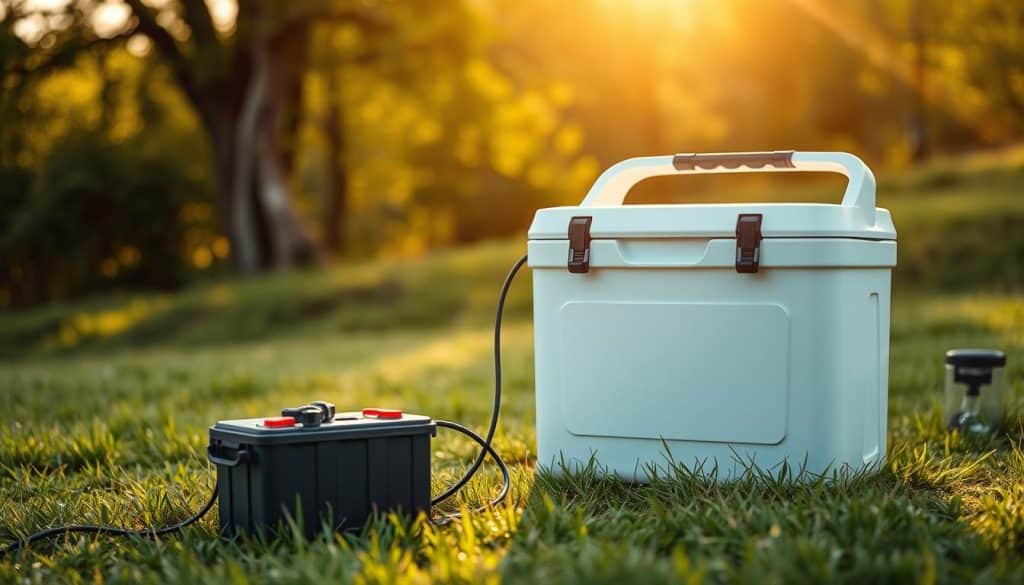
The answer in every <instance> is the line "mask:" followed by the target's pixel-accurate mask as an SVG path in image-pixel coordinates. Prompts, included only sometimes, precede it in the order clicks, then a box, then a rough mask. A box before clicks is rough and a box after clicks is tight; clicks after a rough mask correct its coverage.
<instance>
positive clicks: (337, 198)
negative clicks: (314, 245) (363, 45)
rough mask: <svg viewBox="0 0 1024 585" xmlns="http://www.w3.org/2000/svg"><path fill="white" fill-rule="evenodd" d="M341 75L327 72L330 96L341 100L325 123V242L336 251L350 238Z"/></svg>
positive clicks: (330, 109) (331, 106)
mask: <svg viewBox="0 0 1024 585" xmlns="http://www.w3.org/2000/svg"><path fill="white" fill-rule="evenodd" d="M337 76H338V74H337V73H336V72H335V71H328V72H327V96H328V99H329V100H335V99H336V100H337V101H338V103H328V105H327V116H326V117H325V118H324V122H323V133H324V138H325V139H326V142H327V152H326V161H327V168H326V173H325V174H326V186H325V187H326V188H325V193H326V196H327V205H326V210H325V212H324V225H323V232H324V244H325V245H326V247H327V249H328V250H330V251H331V252H332V253H335V254H337V253H339V252H341V250H342V249H343V248H344V247H345V243H346V240H347V239H348V230H347V229H346V225H345V224H346V222H345V219H346V217H347V216H348V164H347V161H346V158H345V156H346V152H345V150H346V149H345V130H346V129H345V110H344V108H345V104H344V100H343V99H342V98H341V92H340V91H339V87H338V81H337Z"/></svg>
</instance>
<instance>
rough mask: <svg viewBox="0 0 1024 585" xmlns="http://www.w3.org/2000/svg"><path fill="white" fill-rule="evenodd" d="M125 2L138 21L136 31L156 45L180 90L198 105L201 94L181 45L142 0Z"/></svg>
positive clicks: (126, 0) (127, 0)
mask: <svg viewBox="0 0 1024 585" xmlns="http://www.w3.org/2000/svg"><path fill="white" fill-rule="evenodd" d="M125 3H126V4H128V6H129V7H130V8H131V9H132V14H133V15H135V19H136V20H137V21H138V26H137V28H138V31H139V32H140V33H142V34H144V35H146V36H147V37H149V40H151V41H153V45H155V46H156V48H157V50H158V51H160V54H161V55H162V56H163V58H164V59H166V60H167V62H168V64H170V66H171V71H173V72H174V76H175V77H176V78H177V79H178V83H179V84H180V85H181V89H182V91H184V92H185V95H186V96H188V98H189V100H190V101H191V102H192V103H193V104H196V105H198V104H199V103H200V100H201V99H202V95H201V93H200V91H199V87H198V84H197V83H196V79H195V76H194V75H193V73H192V68H191V64H190V63H189V61H188V58H187V57H186V56H185V54H184V53H183V52H182V51H181V47H179V46H178V41H176V40H174V37H173V36H171V33H170V32H168V31H167V29H165V28H164V27H162V26H160V24H159V23H158V22H157V21H156V16H155V15H154V14H153V12H152V10H150V8H149V7H147V6H146V5H145V4H143V3H142V0H125ZM197 109H198V108H197Z"/></svg>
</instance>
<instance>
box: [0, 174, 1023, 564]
mask: <svg viewBox="0 0 1024 585" xmlns="http://www.w3.org/2000/svg"><path fill="white" fill-rule="evenodd" d="M1022 191H1024V167H1022V165H1021V161H1019V160H1010V161H1007V160H1000V161H999V162H998V163H991V164H990V163H987V162H985V161H982V162H980V163H977V164H972V165H971V166H970V167H969V170H968V171H964V172H960V173H947V172H943V171H941V170H940V169H939V168H932V169H925V170H922V171H919V172H916V173H912V174H908V175H905V176H901V177H896V178H892V179H889V180H886V181H883V182H882V185H881V188H880V202H881V204H882V205H883V206H886V207H889V208H891V209H892V210H893V214H894V218H895V221H896V224H897V229H898V230H899V232H900V267H899V268H898V272H897V278H896V293H895V298H894V302H893V304H894V316H893V328H892V357H891V376H890V403H889V437H890V439H889V446H888V454H889V457H888V462H887V464H886V466H885V467H884V469H882V470H881V471H880V472H878V473H875V474H859V475H855V476H849V477H840V478H839V479H838V480H837V481H835V482H834V483H831V484H829V485H825V484H823V483H821V482H810V483H808V482H794V481H788V480H771V479H768V478H766V477H763V476H759V475H756V474H752V475H750V476H749V477H747V478H746V479H744V480H741V481H739V482H736V483H734V484H730V485H727V486H715V485H712V484H710V483H708V482H706V481H703V480H701V479H699V478H695V477H692V476H689V475H687V474H685V473H679V474H678V476H677V477H673V478H671V479H663V480H659V481H657V482H655V483H653V484H650V485H646V486H630V485H625V484H623V483H619V482H616V481H611V480H607V479H601V478H598V477H595V476H594V475H593V474H590V473H579V474H576V475H572V476H570V477H567V478H562V479H554V478H552V477H549V476H545V475H538V474H536V473H535V470H534V463H535V461H534V457H535V447H534V444H535V443H534V426H533V419H534V414H533V408H534V403H533V361H532V357H533V354H532V332H531V327H530V320H529V311H530V302H531V301H530V286H529V275H528V273H527V274H525V275H523V276H521V277H520V279H519V280H518V281H517V282H516V283H515V285H514V288H513V292H512V295H511V297H510V301H509V305H508V316H507V320H506V328H505V336H504V339H505V347H506V350H505V354H504V359H505V367H506V368H505V369H506V376H505V381H506V384H507V394H506V399H505V401H504V407H503V411H502V418H501V425H500V427H499V431H498V435H497V441H496V446H497V449H498V450H499V451H500V452H501V453H502V454H503V455H504V456H505V458H506V460H508V461H509V462H510V463H511V464H512V465H513V478H514V486H513V490H512V494H511V497H510V498H509V501H508V504H507V505H506V506H503V507H501V508H499V509H496V510H493V511H491V512H488V513H480V514H475V515H472V516H470V517H469V519H468V520H465V521H463V522H461V523H457V524H454V525H450V526H448V527H444V528H434V527H432V526H428V525H424V524H422V523H413V524H411V525H410V524H409V523H407V522H402V521H399V520H398V519H394V518H385V519H381V520H380V521H379V522H377V523H376V524H373V525H371V526H369V527H368V528H367V529H366V530H365V531H364V532H363V533H362V534H349V535H345V536H339V537H337V538H330V539H326V538H325V539H321V540H319V541H314V542H303V541H302V540H301V539H296V538H281V539H278V540H275V541H271V542H257V541H246V542H226V541H222V540H221V539H219V538H218V536H217V533H216V528H215V527H216V511H214V512H213V513H211V514H210V515H209V516H208V517H207V518H205V519H204V520H202V521H201V522H200V523H199V524H198V525H196V526H194V527H192V528H190V529H188V530H186V531H185V532H184V533H183V534H182V535H181V536H180V537H172V538H168V539H165V540H162V541H159V542H151V541H148V540H139V539H136V540H128V541H126V540H115V539H110V538H103V537H99V538H96V537H83V536H70V537H67V538H61V539H57V540H55V541H52V542H49V543H40V544H37V545H35V546H33V547H32V548H31V550H30V551H29V552H26V553H23V554H16V555H13V556H12V557H10V558H8V559H5V560H3V561H0V582H24V583H33V582H39V581H62V582H85V581H88V582H92V581H96V582H99V581H104V582H154V583H171V582H173V583H200V582H205V583H225V582H232V583H240V582H244V581H246V580H268V581H276V582H316V583H325V582H358V583H378V582H379V583H393V582H425V581H433V580H438V581H465V582H481V581H487V582H491V581H497V580H507V581H510V582H526V583H538V582H578V583H592V582H607V583H621V582H643V583H657V582H682V581H685V582H688V583H699V582H716V583H717V582H738V583H800V582H832V581H835V582H849V583H864V582H872V583H889V582H899V583H904V582H920V583H934V582H942V583H963V582H979V583H987V582H1004V583H1021V582H1024V448H1022V447H1021V445H1020V442H1021V439H1022V427H1021V424H1022V422H1021V421H1022V419H1021V415H1022V412H1024V408H1022V402H1024V401H1022V400H1021V399H1020V397H1021V396H1022V395H1024V297H1022V295H1021V294H1020V291H1022V290H1024V229H1022V228H1021V227H1020V226H1021V225H1024V200H1022V198H1021V197H1020V194H1021V192H1022ZM523 249H524V245H523V243H522V242H504V243H491V244H484V245H479V246H475V247H472V248H467V249H462V250H453V251H447V252H439V253H436V254H433V255H431V256H429V257H427V258H425V259H423V260H420V261H415V262H413V261H379V262H368V263H362V264H356V265H349V266H344V267H338V268H332V269H329V270H322V271H316V272H309V273H300V274H290V275H278V276H271V277H267V278H261V279H256V280H249V281H244V282H230V281H225V282H214V283H209V284H207V285H203V286H200V287H196V288H192V289H189V290H185V291H182V292H180V293H177V294H164V295H158V294H151V295H126V296H115V297H108V298H102V299H95V300H91V301H84V302H79V303H72V304H64V305H53V306H49V307H44V308H40V309H36V310H33V311H29V312H22V313H11V314H3V315H0V357H2V360H3V361H0V411H2V412H4V413H5V416H4V419H3V421H2V422H0V544H3V543H8V542H11V541H12V540H13V539H15V538H17V537H19V536H24V535H25V534H27V533H30V532H33V531H36V530H39V529H42V528H45V527H48V526H53V525H57V524H63V523H70V522H99V523H114V524H119V525H123V526H129V527H136V528H141V527H145V526H149V525H160V524H166V523H172V522H175V521H178V520H181V519H183V518H185V517H187V516H188V515H189V514H190V513H191V511H193V510H195V509H197V508H198V507H199V506H201V505H202V503H203V501H204V500H205V498H206V497H207V494H208V490H209V489H210V487H211V486H212V483H213V474H212V470H211V469H210V467H209V466H208V464H207V463H206V461H205V453H204V449H205V445H206V427H207V426H208V425H209V424H210V423H211V422H213V421H215V420H217V419H218V418H236V417H239V416H258V415H263V414H268V413H274V412H275V411H276V410H277V409H279V408H280V407H281V406H283V405H292V404H299V403H304V402H307V401H309V400H312V399H316V398H323V399H328V400H331V401H333V402H336V403H337V404H338V405H339V406H350V407H361V406H365V405H380V406H395V407H401V408H404V409H405V410H407V411H412V412H422V413H428V414H431V415H433V416H435V417H437V418H447V419H451V420H456V421H462V422H465V423H468V424H470V426H473V427H474V428H476V429H482V428H483V425H484V424H485V423H486V420H487V415H488V407H489V402H490V397H491V383H492V380H491V376H492V369H491V368H492V366H491V362H490V351H491V345H490V344H491V330H490V321H489V320H490V315H491V312H492V310H493V304H494V301H495V295H496V292H497V289H498V286H499V285H500V283H501V279H502V277H503V276H504V273H505V271H506V270H507V268H508V267H509V266H510V265H511V263H512V262H513V261H514V260H515V258H516V257H517V256H518V255H519V254H521V253H522V251H523ZM957 346H963V347H970V346H995V347H1000V348H1003V349H1005V350H1006V351H1007V352H1008V354H1009V360H1010V365H1009V367H1008V375H1009V376H1008V377H1009V379H1010V388H1011V394H1013V395H1014V399H1013V400H1011V403H1010V405H1009V412H1008V416H1007V421H1006V422H1007V425H1006V428H1007V430H1006V432H1005V433H1003V434H1001V435H999V436H997V437H994V438H992V439H991V440H985V441H978V440H974V441H967V440H964V439H963V438H962V437H960V436H958V435H949V434H947V433H946V432H945V431H944V430H943V425H942V421H941V417H940V414H939V395H940V393H941V386H942V373H943V372H942V367H943V366H942V353H943V351H944V350H945V349H947V348H950V347H957ZM474 454H475V450H474V447H473V445H472V444H471V443H470V442H469V441H468V440H465V439H463V438H462V437H461V436H458V435H453V434H450V433H446V432H445V431H439V436H438V438H437V439H436V441H435V443H434V471H435V479H434V481H435V486H434V489H435V492H437V491H440V489H441V488H442V487H443V486H444V485H446V484H447V483H449V482H451V481H452V480H453V478H455V477H457V476H458V474H459V472H460V471H461V470H462V469H464V468H465V466H466V465H468V463H469V462H470V461H471V460H472V457H473V456H474ZM486 471H487V473H483V474H481V475H480V476H478V479H476V480H474V483H473V484H472V485H471V488H470V489H467V490H465V491H464V492H463V493H462V494H461V496H460V497H459V499H458V502H456V503H455V504H454V505H462V506H473V505H474V504H476V503H478V502H480V501H482V500H484V499H486V498H487V497H488V496H489V495H490V494H492V493H494V491H495V490H496V489H497V485H498V477H497V474H496V473H495V471H494V469H493V466H488V467H487V469H486ZM452 509H454V508H453V507H448V508H446V510H448V511H450V510H452Z"/></svg>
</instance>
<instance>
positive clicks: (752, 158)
mask: <svg viewBox="0 0 1024 585" xmlns="http://www.w3.org/2000/svg"><path fill="white" fill-rule="evenodd" d="M672 166H673V167H675V168H676V170H677V171H695V170H697V169H705V170H711V169H715V168H718V167H722V168H726V169H738V168H740V167H747V168H750V169H761V168H764V167H766V166H767V167H774V168H777V169H793V168H796V165H794V164H793V151H792V150H774V151H770V152H711V153H706V154H693V153H690V154H677V155H675V156H673V157H672Z"/></svg>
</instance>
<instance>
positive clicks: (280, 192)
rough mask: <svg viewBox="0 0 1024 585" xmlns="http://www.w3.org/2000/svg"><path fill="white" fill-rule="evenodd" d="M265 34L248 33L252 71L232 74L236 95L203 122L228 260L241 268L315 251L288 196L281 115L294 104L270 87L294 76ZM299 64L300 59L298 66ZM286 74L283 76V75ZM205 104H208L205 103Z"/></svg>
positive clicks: (301, 259) (251, 269) (287, 263)
mask: <svg viewBox="0 0 1024 585" xmlns="http://www.w3.org/2000/svg"><path fill="white" fill-rule="evenodd" d="M273 51H274V47H273V46H272V45H271V43H270V42H269V40H268V39H254V41H253V45H252V50H251V54H250V56H251V74H250V75H248V76H245V77H244V78H242V79H240V80H239V81H238V83H239V84H241V85H242V86H243V88H244V89H242V91H241V92H239V95H240V96H241V98H240V100H239V101H240V103H239V105H238V106H237V107H234V108H233V107H231V105H230V103H221V104H218V106H217V107H216V112H213V113H212V116H210V117H211V118H214V119H216V120H217V122H216V123H214V124H212V125H211V124H208V125H207V126H208V128H209V131H210V136H211V139H212V140H213V142H214V150H215V153H216V160H217V164H216V165H215V169H216V172H217V175H218V186H219V188H220V189H221V191H222V197H221V199H220V202H221V213H222V214H223V216H224V220H225V221H224V226H225V231H226V232H227V234H228V238H229V240H230V242H231V248H232V257H233V259H234V263H235V266H236V267H237V268H238V270H239V271H240V272H242V273H244V274H252V273H256V272H261V271H264V270H268V269H276V268H288V267H291V266H295V265H299V264H307V263H309V262H311V261H313V260H315V259H316V258H317V257H318V252H317V250H316V246H315V245H314V243H313V241H312V239H311V238H310V237H309V236H308V235H307V233H306V231H305V229H304V227H303V225H302V222H301V220H300V219H299V217H298V216H297V215H296V213H295V211H294V209H293V207H292V204H291V193H290V185H289V179H290V169H291V165H290V164H288V163H286V162H285V159H286V157H288V156H289V153H288V151H286V149H285V148H284V147H283V145H282V134H283V133H284V131H291V132H294V128H293V127H291V126H289V127H287V128H282V124H281V121H282V120H283V119H284V117H285V116H286V115H287V113H288V112H289V109H290V108H296V107H299V104H296V103H292V102H291V101H290V100H287V99H286V96H283V95H281V94H280V93H279V92H276V91H275V88H281V87H285V86H287V84H288V83H290V82H291V83H294V82H298V83H301V79H298V78H296V77H295V76H297V75H298V73H297V72H296V73H292V72H291V71H290V70H289V69H288V68H287V67H286V65H285V64H284V63H282V62H281V59H279V58H275V57H273V56H272V53H273ZM297 69H298V70H299V71H301V67H299V68H297ZM289 75H290V76H292V77H293V78H292V79H287V77H288V76H289ZM208 107H209V106H208Z"/></svg>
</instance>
